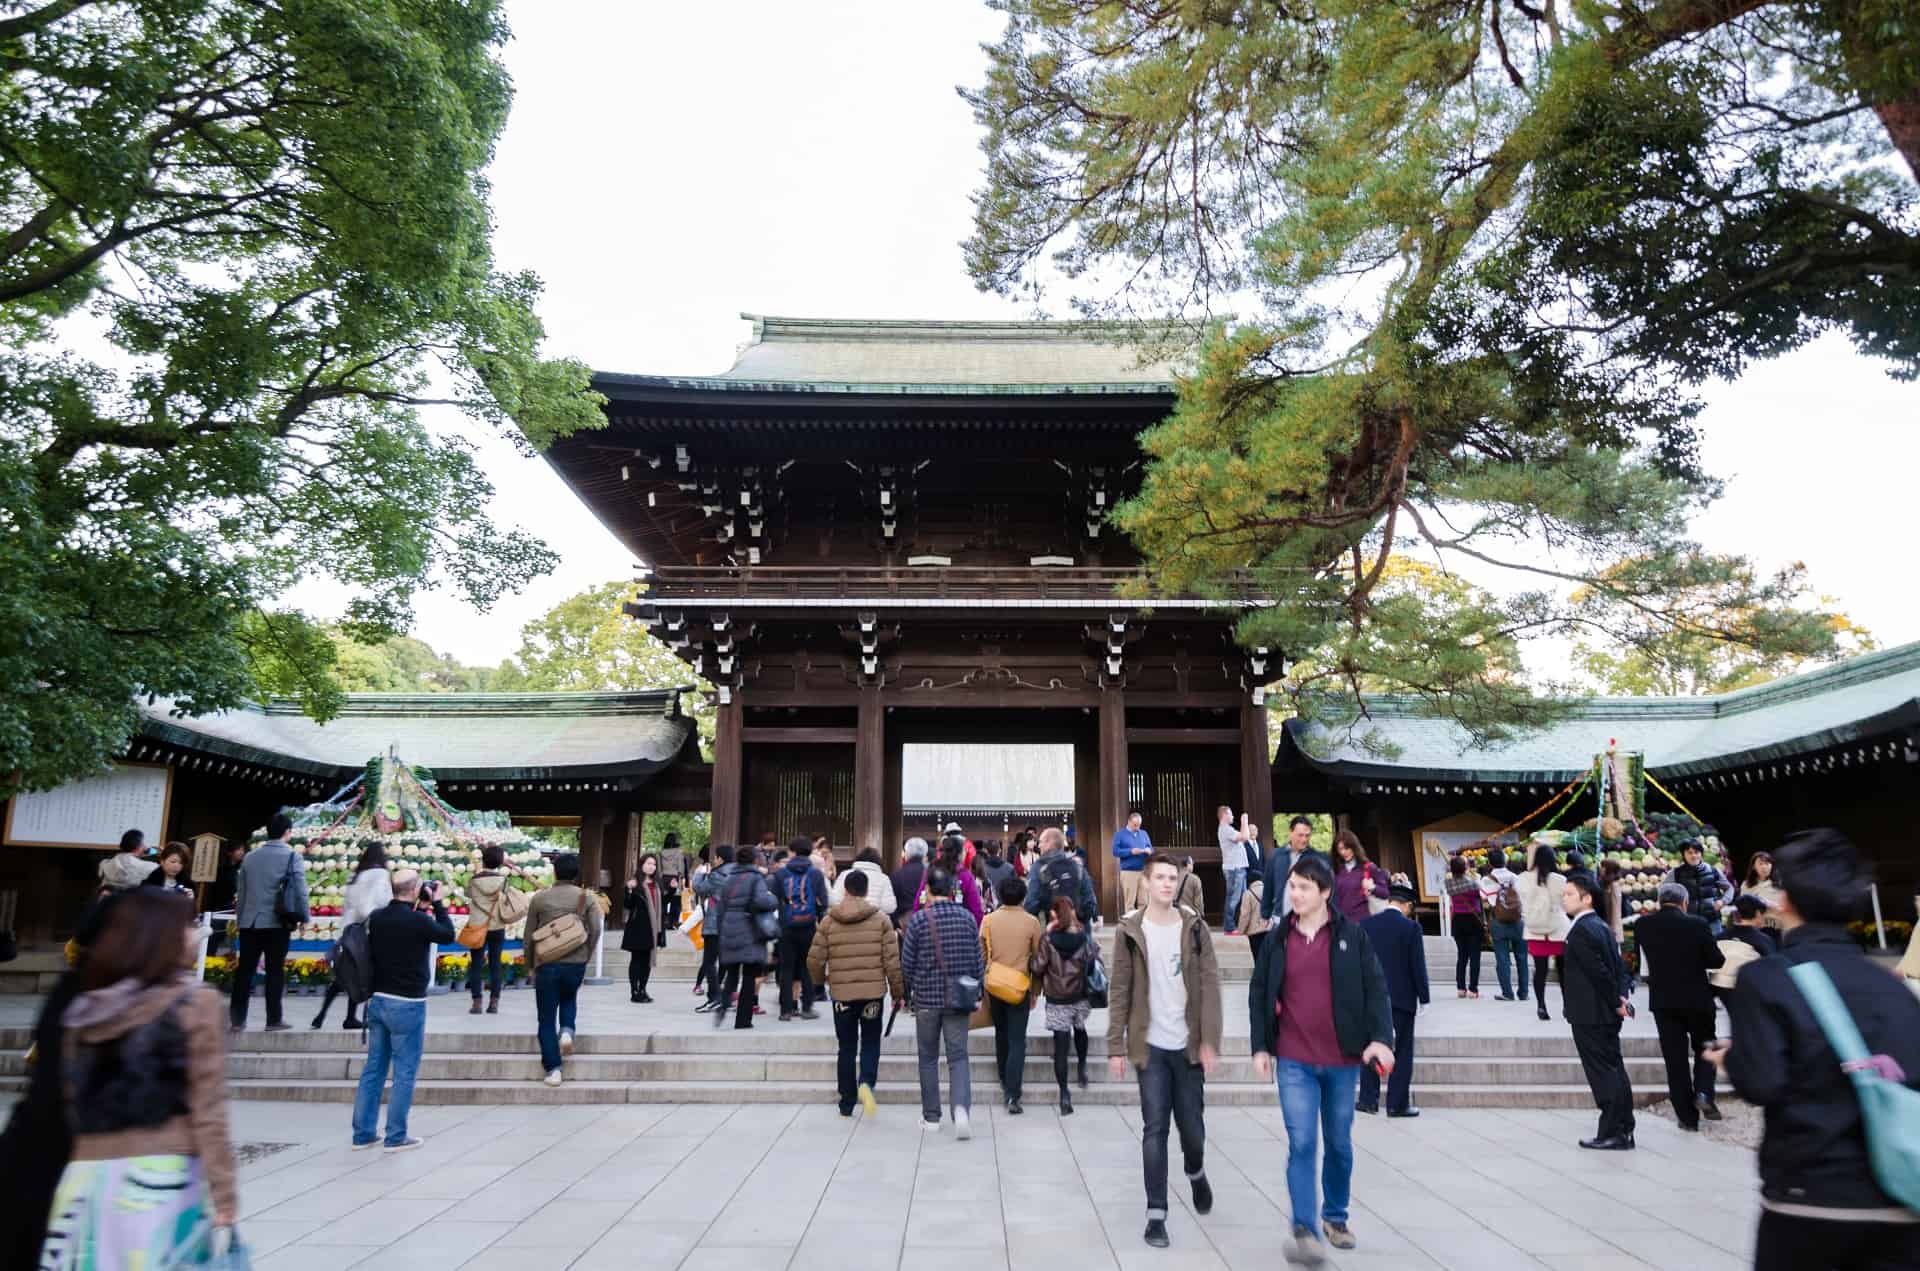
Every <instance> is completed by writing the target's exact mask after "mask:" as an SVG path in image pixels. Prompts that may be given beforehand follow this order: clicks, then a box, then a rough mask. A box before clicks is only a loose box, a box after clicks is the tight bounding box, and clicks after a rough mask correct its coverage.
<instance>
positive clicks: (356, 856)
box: [253, 755, 553, 940]
mask: <svg viewBox="0 0 1920 1271" xmlns="http://www.w3.org/2000/svg"><path fill="white" fill-rule="evenodd" d="M286 811H287V813H288V815H290V816H291V817H293V821H294V828H293V831H292V832H291V833H290V834H288V836H287V842H288V844H289V845H290V846H291V847H293V848H294V850H295V851H297V852H299V853H300V855H301V857H302V858H303V860H304V861H305V863H306V869H307V891H308V895H309V905H310V910H311V920H310V921H309V922H307V923H306V924H305V925H303V926H301V927H300V928H298V929H297V930H296V931H295V932H294V938H295V939H297V940H337V939H339V936H340V927H341V925H342V924H341V922H340V918H341V915H342V912H343V911H344V909H345V906H346V890H347V885H348V883H350V882H351V881H352V879H353V869H354V866H355V865H356V864H358V863H359V860H360V855H361V853H362V852H364V851H365V850H366V848H367V847H369V846H370V845H372V844H375V843H378V844H379V845H380V846H381V847H382V848H383V849H384V850H385V852H386V855H387V862H388V864H389V866H390V867H391V868H393V869H395V870H402V869H410V870H415V871H417V872H418V873H419V874H420V876H421V877H422V878H423V879H426V880H428V881H437V882H439V883H440V884H441V899H443V900H444V901H445V902H446V904H447V910H448V912H449V913H451V914H457V915H465V914H466V913H467V912H468V910H469V907H468V904H467V892H466V888H467V883H468V881H469V880H470V879H471V878H472V877H473V875H474V873H475V871H476V870H478V869H479V868H480V851H481V849H482V848H486V847H500V848H502V849H504V850H505V852H506V856H507V861H508V863H509V864H511V865H512V866H513V867H514V868H515V869H516V870H517V871H519V872H518V873H517V874H516V875H515V876H513V877H512V878H511V880H510V885H511V886H513V887H514V888H515V889H517V890H519V891H526V892H532V891H538V890H539V889H540V888H542V887H547V886H550V885H552V882H553V866H552V865H551V864H550V863H549V862H548V861H547V859H546V857H545V856H543V855H542V854H541V853H540V850H539V848H538V847H537V846H535V844H534V843H533V842H532V840H530V839H528V838H527V836H526V835H525V834H524V833H522V832H521V831H520V830H518V829H516V828H514V826H513V825H512V823H511V821H510V820H509V818H508V817H507V814H506V813H504V812H474V811H469V812H460V811H456V810H455V809H453V808H451V807H449V806H448V805H447V804H446V803H444V802H442V801H441V800H440V797H439V795H438V794H437V793H435V791H434V780H433V774H432V772H431V771H429V770H428V769H426V768H421V767H409V766H408V765H406V764H403V763H401V762H400V761H399V760H398V759H397V758H396V757H394V756H392V755H387V756H385V757H383V758H376V759H373V760H370V761H369V762H368V764H367V769H366V772H365V773H364V774H363V775H362V776H361V777H360V778H359V779H357V780H356V781H355V782H353V783H352V784H350V785H349V786H348V787H347V788H346V789H345V790H342V791H341V792H340V793H339V794H338V795H336V796H334V798H333V799H331V800H328V801H325V802H322V803H314V804H309V805H308V806H306V807H304V808H288V809H286ZM265 837H266V831H265V830H264V829H261V830H255V831H254V833H253V838H254V841H256V842H258V841H261V840H263V839H264V838H265ZM521 935H522V931H521V929H520V927H519V926H518V925H516V926H514V927H511V928H509V929H508V931H507V936H508V938H509V939H518V938H520V936H521Z"/></svg>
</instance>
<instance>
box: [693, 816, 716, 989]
mask: <svg viewBox="0 0 1920 1271" xmlns="http://www.w3.org/2000/svg"><path fill="white" fill-rule="evenodd" d="M712 872H713V844H711V843H709V844H707V845H706V846H705V847H703V848H701V849H700V852H699V854H698V855H697V856H696V857H695V858H694V866H693V873H692V874H691V875H690V876H689V877H688V879H687V895H688V897H689V898H690V901H689V903H691V904H694V905H701V906H703V907H704V905H705V902H704V901H703V900H702V899H701V898H702V897H704V896H705V895H706V892H705V891H704V890H703V888H702V884H704V883H705V882H706V881H707V875H709V874H711V873H712ZM719 975H720V933H719V932H717V931H715V930H713V929H712V928H710V927H708V926H707V925H706V922H705V914H704V912H703V914H702V921H701V924H700V969H699V970H698V971H696V972H694V974H693V995H694V996H695V997H704V996H706V995H707V994H708V992H709V991H710V990H711V988H712V985H713V983H714V981H715V980H717V979H718V978H719ZM694 1009H695V1010H696V1011H704V1010H706V1009H707V1008H706V1006H705V1005H704V1004H703V1005H701V1006H697V1007H695V1008H694Z"/></svg>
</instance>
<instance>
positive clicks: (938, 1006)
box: [900, 865, 986, 1139]
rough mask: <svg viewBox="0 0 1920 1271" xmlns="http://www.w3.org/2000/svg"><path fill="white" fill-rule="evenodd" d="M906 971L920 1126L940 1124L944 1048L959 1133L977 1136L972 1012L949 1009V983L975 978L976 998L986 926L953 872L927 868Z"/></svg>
mask: <svg viewBox="0 0 1920 1271" xmlns="http://www.w3.org/2000/svg"><path fill="white" fill-rule="evenodd" d="M900 971H901V973H902V974H903V975H904V976H905V977H906V981H907V994H908V996H909V997H910V998H911V999H912V1002H913V1025H914V1033H915V1035H916V1039H917V1041H918V1043H919V1052H920V1128H921V1129H923V1130H927V1131H937V1130H938V1129H939V1128H940V1049H941V1046H942V1044H943V1043H944V1045H945V1048H946V1052H947V1084H948V1086H949V1087H951V1093H952V1096H953V1136H954V1137H955V1138H956V1139H967V1138H971V1137H972V1135H973V1130H972V1127H971V1126H970V1125H969V1123H968V1116H969V1114H970V1113H971V1111H972V1109H973V1082H972V1077H971V1074H970V1073H969V1071H968V1069H967V1015H968V1011H966V1010H953V1009H950V1008H949V1007H948V1000H949V998H948V987H949V982H950V981H951V980H952V979H953V978H956V977H970V978H971V979H972V980H973V983H974V996H975V997H976V998H977V997H978V996H979V985H980V980H981V977H982V976H983V975H985V974H986V965H985V962H984V960H983V955H982V954H981V952H980V928H979V927H978V926H977V925H976V924H975V923H974V921H973V915H972V914H971V913H969V912H968V911H967V909H966V907H965V906H964V905H961V904H959V903H958V902H957V901H956V900H955V899H954V879H953V871H952V870H949V869H945V868H943V867H941V866H937V865H936V866H934V867H933V868H932V869H929V870H928V871H927V905H926V907H925V908H923V909H921V910H920V911H919V912H917V913H915V914H914V915H913V917H911V918H909V919H908V920H907V926H906V938H905V939H904V940H902V941H901V945H900Z"/></svg>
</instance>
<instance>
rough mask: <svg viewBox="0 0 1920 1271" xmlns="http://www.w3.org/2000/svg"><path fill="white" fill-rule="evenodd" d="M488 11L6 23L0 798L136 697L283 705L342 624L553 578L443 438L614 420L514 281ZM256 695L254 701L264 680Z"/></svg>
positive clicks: (139, 2)
mask: <svg viewBox="0 0 1920 1271" xmlns="http://www.w3.org/2000/svg"><path fill="white" fill-rule="evenodd" d="M506 35H507V31H506V28H505V25H504V23H503V21H502V19H501V16H500V12H499V7H498V5H497V3H493V2H491V0H479V2H477V3H475V2H472V0H264V2H263V0H42V2H41V3H38V4H33V3H4V2H0V534H3V536H0V774H11V775H10V777H9V778H8V780H9V781H18V782H24V783H25V784H27V785H29V786H42V785H47V784H51V783H54V782H58V781H60V780H63V779H65V778H69V777H72V776H75V775H78V774H82V773H85V772H88V771H91V770H93V769H95V768H97V767H98V766H99V765H100V764H101V763H103V762H104V761H106V760H107V759H108V758H110V757H111V756H112V755H113V754H115V753H116V752H117V751H118V749H119V747H120V746H121V745H122V744H123V743H124V741H125V738H126V737H127V735H128V732H129V729H130V728H131V727H132V724H133V719H132V713H131V709H130V706H129V703H130V702H131V701H132V700H133V698H134V697H135V695H136V694H146V693H154V694H165V695H169V696H172V697H175V698H177V699H179V700H180V702H181V703H182V704H183V706H184V707H185V708H186V709H187V710H190V711H194V712H200V711H208V710H214V709H218V708H222V707H227V706H231V705H234V704H235V703H236V702H238V701H239V700H241V699H242V698H243V697H246V696H249V695H263V694H265V693H268V692H273V691H289V692H292V693H293V694H294V695H296V696H298V697H300V698H301V699H302V700H303V701H304V702H306V703H307V705H308V706H309V708H310V709H312V710H313V711H314V712H315V713H316V714H319V715H322V716H324V714H325V713H326V711H327V710H328V709H329V707H330V705H331V704H332V703H333V702H334V701H335V700H336V699H335V697H334V694H335V693H336V692H337V687H338V686H337V685H336V684H334V683H333V682H332V680H331V679H330V676H329V674H328V671H327V662H328V659H327V656H326V655H327V654H328V653H329V652H330V651H331V641H330V640H328V639H327V638H326V636H325V634H324V633H322V632H320V631H318V630H317V629H316V627H315V625H314V624H313V623H312V622H311V621H309V620H307V619H304V618H303V617H301V616H300V615H298V614H277V615H272V616H269V615H267V614H266V613H265V612H263V607H264V606H265V605H266V604H268V603H269V602H270V601H271V599H272V598H273V597H275V596H276V595H278V594H280V593H282V592H283V591H284V590H285V589H286V588H287V587H288V586H289V585H290V584H292V583H293V582H295V581H296V580H298V579H300V578H302V577H304V576H307V575H309V574H316V573H318V574H328V575H331V576H332V577H334V578H336V579H338V580H340V581H342V582H345V583H346V584H348V585H349V586H350V587H351V588H352V589H353V591H354V593H355V598H354V599H353V601H352V602H351V605H350V607H349V611H348V615H347V621H348V627H349V629H350V630H351V631H352V632H354V633H355V634H357V635H359V636H362V637H365V638H367V639H379V638H381V637H384V636H386V635H391V634H394V633H396V632H398V631H401V630H404V629H405V627H406V625H407V623H408V620H409V617H410V611H411V601H412V598H413V596H414V595H415V593H417V592H418V591H419V590H420V589H421V588H423V587H430V586H435V585H443V584H444V585H451V586H453V587H455V588H457V589H459V591H460V592H461V593H462V594H463V595H464V596H465V597H467V598H468V599H469V600H471V601H472V602H473V603H474V604H475V605H476V606H478V607H480V608H482V609H484V608H485V607H486V606H487V605H488V604H489V603H490V602H491V601H492V600H494V599H495V598H496V597H498V596H499V595H501V594H502V593H503V592H506V591H509V590H512V589H515V588H517V587H519V586H520V585H522V584H523V583H524V582H525V581H526V580H527V579H528V578H530V577H532V576H534V575H536V574H538V573H541V572H543V571H545V570H546V569H548V568H549V567H550V564H551V560H552V558H551V555H550V553H549V552H548V550H547V549H546V548H545V547H544V546H543V545H542V544H541V543H540V542H539V541H538V540H537V539H535V538H533V537H531V536H529V535H527V534H524V533H519V532H515V531H512V530H509V529H503V528H501V526H500V525H499V524H498V523H497V522H496V520H495V519H494V517H493V516H492V515H491V514H490V512H489V508H488V503H489V501H490V498H491V495H492V490H491V488H490V486H489V485H488V482H487V481H486V479H485V477H484V476H483V475H482V474H481V472H480V470H479V468H478V467H477V466H476V464H475V463H474V461H473V457H472V454H471V451H470V447H469V445H468V444H467V443H466V442H465V441H463V440H462V439H461V437H460V436H459V435H458V434H457V433H450V434H439V433H436V432H434V431H433V430H431V429H429V428H428V427H427V426H426V424H425V423H423V421H422V419H421V417H420V415H419V413H418V408H419V407H421V406H423V405H427V404H441V405H447V406H451V407H453V408H454V409H455V410H457V411H458V412H460V413H461V414H462V415H463V416H464V417H465V419H466V420H467V421H468V422H469V423H476V424H479V425H481V426H486V427H491V428H497V429H500V430H503V431H505V432H506V433H507V434H508V435H509V436H511V437H513V438H515V439H516V441H518V442H519V443H520V444H522V445H534V446H537V445H540V444H543V443H544V442H546V441H547V440H549V439H551V438H553V437H556V436H560V435H564V434H566V433H569V432H571V431H573V430H575V429H578V428H581V427H590V426H596V425H598V424H599V423H600V418H599V413H598V410H597V406H596V402H595V400H594V399H593V398H592V396H591V395H590V394H589V393H587V391H586V373H585V370H584V368H583V367H581V366H579V365H577V364H575V363H571V362H554V361H546V360H542V358H541V357H540V356H539V350H538V345H539V342H540V338H541V329H540V325H539V323H538V321H537V319H536V318H535V317H534V313H533V307H532V306H533V302H534V299H535V297H536V295H537V292H538V284H537V282H536V280H535V279H533V278H532V277H531V276H529V275H508V274H503V273H500V272H498V271H497V270H496V269H495V268H494V266H493V262H492V259H491V255H490V249H489V243H488V238H489V223H488V221H489V213H488V208H487V189H486V185H485V182H484V180H483V178H482V176H481V172H482V170H483V168H484V167H485V165H486V163H487V161H488V159H489V157H490V155H491V151H492V147H493V144H494V141H495V139H496V137H497V136H498V135H499V132H500V129H501V127H502V125H503V123H504V121H505V119H506V114H507V109H508V104H509V100H510V96H511V90H510V86H509V84H508V81H507V77H506V74H505V72H504V71H503V70H502V68H501V66H500V64H499V63H498V61H497V60H496V58H495V53H496V51H497V49H498V48H499V46H500V44H501V43H502V41H503V40H504V39H505V38H506ZM256 673H258V678H256Z"/></svg>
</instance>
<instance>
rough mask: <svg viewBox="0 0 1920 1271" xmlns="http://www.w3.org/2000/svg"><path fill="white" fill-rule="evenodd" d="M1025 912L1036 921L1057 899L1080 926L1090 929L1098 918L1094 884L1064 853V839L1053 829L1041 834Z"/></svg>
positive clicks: (1073, 857)
mask: <svg viewBox="0 0 1920 1271" xmlns="http://www.w3.org/2000/svg"><path fill="white" fill-rule="evenodd" d="M1028 883H1029V887H1028V890H1027V900H1026V907H1027V912H1028V913H1030V914H1032V915H1033V916H1034V917H1036V918H1038V917H1040V916H1041V915H1042V914H1045V913H1048V912H1050V911H1051V910H1052V909H1053V900H1054V897H1056V896H1064V897H1066V898H1067V900H1068V901H1069V902H1070V903H1071V904H1072V905H1073V910H1074V912H1075V913H1076V914H1078V915H1079V916H1080V922H1081V924H1082V925H1083V926H1087V927H1091V926H1092V925H1093V923H1094V920H1095V919H1096V918H1098V917H1099V916H1100V902H1099V900H1097V899H1096V898H1095V896H1094V892H1093V880H1092V879H1091V878H1089V877H1087V870H1086V866H1084V865H1082V864H1081V863H1080V859H1079V857H1077V856H1075V855H1074V854H1073V853H1072V852H1069V851H1068V850H1067V836H1066V835H1065V834H1063V833H1061V832H1060V830H1059V828H1058V827H1056V826H1052V825H1049V826H1048V827H1047V828H1046V829H1044V830H1042V831H1040V858H1039V860H1037V861H1036V862H1035V863H1034V866H1033V877H1032V878H1030V879H1029V880H1028Z"/></svg>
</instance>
